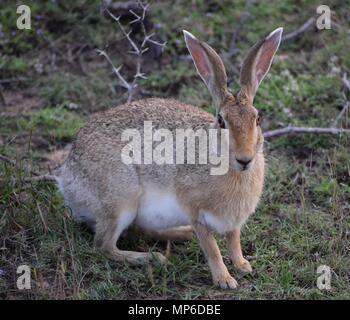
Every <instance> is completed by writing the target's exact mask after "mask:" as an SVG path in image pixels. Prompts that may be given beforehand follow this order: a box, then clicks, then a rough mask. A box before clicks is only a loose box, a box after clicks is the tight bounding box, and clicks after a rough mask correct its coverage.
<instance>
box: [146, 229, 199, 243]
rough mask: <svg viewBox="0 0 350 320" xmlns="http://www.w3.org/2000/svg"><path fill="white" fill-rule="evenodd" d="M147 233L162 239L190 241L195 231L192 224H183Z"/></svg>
mask: <svg viewBox="0 0 350 320" xmlns="http://www.w3.org/2000/svg"><path fill="white" fill-rule="evenodd" d="M147 233H148V234H149V235H150V236H151V237H153V238H155V239H158V240H160V241H168V240H170V241H179V242H181V241H188V240H191V239H192V237H193V235H194V233H193V228H192V226H181V227H175V228H168V229H163V230H158V231H147Z"/></svg>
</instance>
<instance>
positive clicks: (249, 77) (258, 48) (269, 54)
mask: <svg viewBox="0 0 350 320" xmlns="http://www.w3.org/2000/svg"><path fill="white" fill-rule="evenodd" d="M282 32H283V28H278V29H276V30H274V31H272V32H271V33H270V34H269V35H268V36H267V37H266V38H264V39H263V40H261V41H259V42H258V43H256V44H255V45H254V46H253V47H252V48H251V49H250V51H249V53H248V55H247V57H246V58H245V60H244V62H243V65H242V68H241V76H240V85H241V93H244V94H245V95H246V96H247V98H248V99H250V100H251V101H253V100H254V96H255V93H256V91H257V90H258V87H259V85H260V82H261V81H262V79H264V77H265V75H266V74H267V72H268V71H269V69H270V66H271V63H272V59H273V57H274V55H275V53H276V51H277V49H278V47H279V45H280V43H281V37H282Z"/></svg>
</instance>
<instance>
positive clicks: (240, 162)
mask: <svg viewBox="0 0 350 320" xmlns="http://www.w3.org/2000/svg"><path fill="white" fill-rule="evenodd" d="M236 160H237V162H238V163H239V164H240V165H242V166H243V167H246V166H247V165H248V164H249V163H250V162H251V161H252V159H237V158H236Z"/></svg>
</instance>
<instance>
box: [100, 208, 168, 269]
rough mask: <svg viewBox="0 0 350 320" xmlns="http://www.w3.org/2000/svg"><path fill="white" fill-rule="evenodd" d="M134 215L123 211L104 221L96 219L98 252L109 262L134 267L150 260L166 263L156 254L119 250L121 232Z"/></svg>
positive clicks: (160, 255) (132, 219) (161, 256)
mask: <svg viewBox="0 0 350 320" xmlns="http://www.w3.org/2000/svg"><path fill="white" fill-rule="evenodd" d="M135 216H136V213H133V212H128V211H124V212H121V213H119V214H118V215H115V216H113V217H109V218H107V219H106V217H104V219H101V220H99V219H97V221H96V234H95V243H96V245H97V246H98V247H99V248H100V250H101V251H102V252H103V253H104V254H105V255H106V256H107V257H108V258H109V259H111V260H114V261H127V262H129V263H131V264H134V265H140V264H145V263H147V262H149V261H150V260H152V259H154V258H155V259H156V260H159V261H160V262H161V263H165V262H166V260H167V259H166V258H165V257H164V256H163V255H162V254H161V253H158V252H154V253H150V252H135V251H125V250H120V249H118V247H117V241H118V239H119V237H120V235H121V234H122V232H123V231H124V230H125V229H127V228H128V227H129V225H130V224H131V223H132V222H133V221H134V219H135Z"/></svg>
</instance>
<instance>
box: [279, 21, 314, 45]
mask: <svg viewBox="0 0 350 320" xmlns="http://www.w3.org/2000/svg"><path fill="white" fill-rule="evenodd" d="M315 21H316V19H315V17H311V18H309V19H308V20H307V21H306V22H305V23H304V24H303V25H302V26H301V27H300V28H298V29H297V30H295V31H293V32H290V33H287V34H286V35H284V36H283V37H282V41H286V40H291V39H293V38H297V37H299V36H300V35H302V34H303V33H304V32H306V31H307V30H308V29H309V28H310V27H311V26H312V25H314V24H315Z"/></svg>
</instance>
